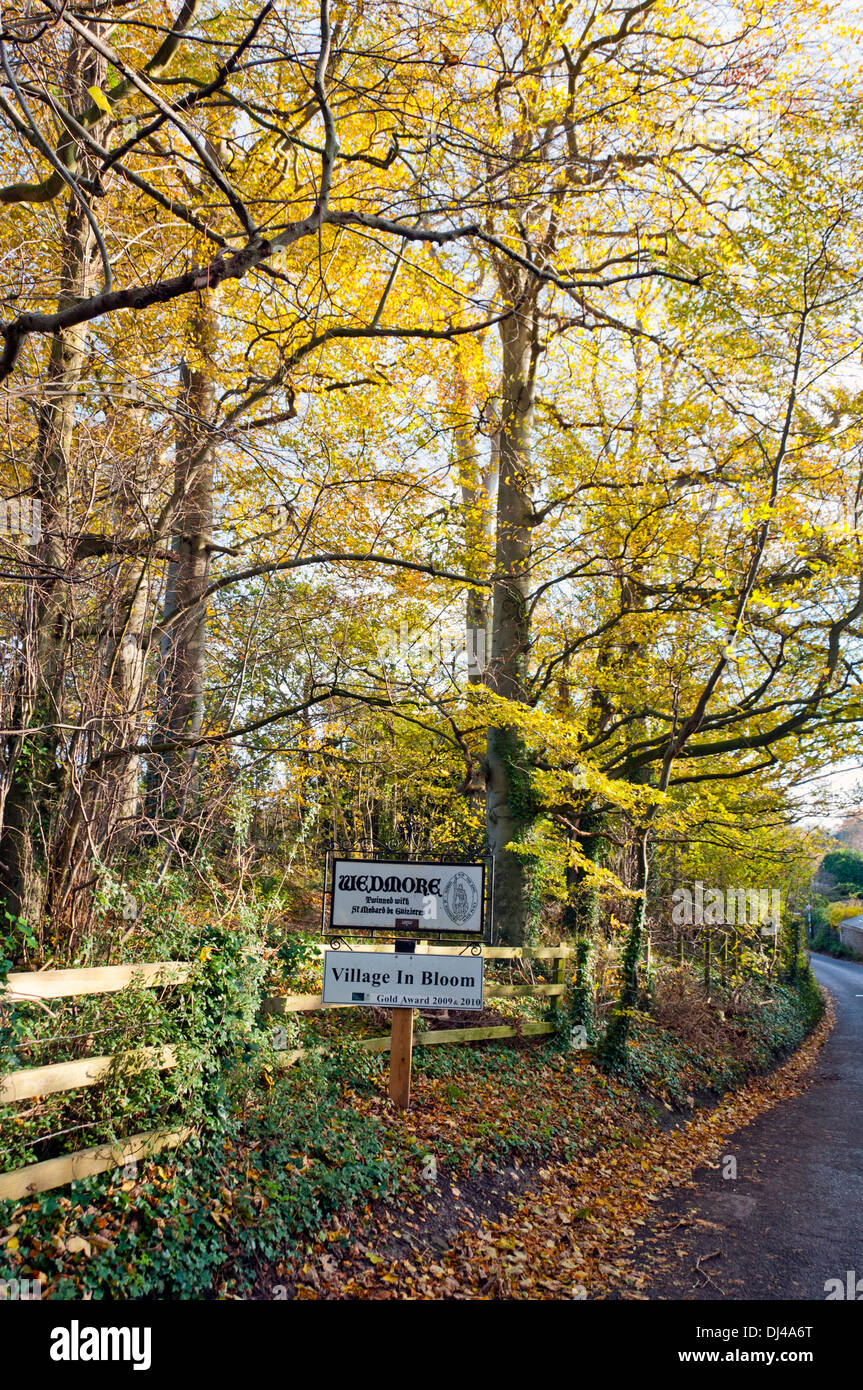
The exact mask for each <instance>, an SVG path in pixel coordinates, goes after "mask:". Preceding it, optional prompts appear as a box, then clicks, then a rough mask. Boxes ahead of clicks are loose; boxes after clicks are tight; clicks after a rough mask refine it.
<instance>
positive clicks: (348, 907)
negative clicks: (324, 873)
mask: <svg viewBox="0 0 863 1390" xmlns="http://www.w3.org/2000/svg"><path fill="white" fill-rule="evenodd" d="M484 911H485V868H484V866H483V865H482V864H428V863H426V864H421V863H402V864H390V863H386V862H384V861H381V860H377V859H336V860H334V861H333V866H332V896H331V908H330V927H331V928H333V929H336V928H338V929H339V930H341V931H350V930H353V931H378V932H387V933H388V934H389V935H396V936H405V937H408V936H414V935H416V933H417V932H458V933H463V934H467V935H476V936H481V935H482V930H483V916H484Z"/></svg>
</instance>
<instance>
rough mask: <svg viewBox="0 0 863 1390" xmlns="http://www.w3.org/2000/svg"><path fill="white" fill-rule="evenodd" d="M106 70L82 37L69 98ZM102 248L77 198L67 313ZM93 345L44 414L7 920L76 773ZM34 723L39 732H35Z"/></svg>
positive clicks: (9, 841)
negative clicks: (66, 731) (73, 658)
mask: <svg viewBox="0 0 863 1390" xmlns="http://www.w3.org/2000/svg"><path fill="white" fill-rule="evenodd" d="M104 72H105V62H104V59H102V58H101V57H99V55H97V54H94V53H93V52H92V51H91V50H90V49H88V48H86V47H84V46H83V45H82V44H79V43H78V42H77V41H76V40H74V39H73V40H72V44H71V48H70V51H69V57H68V60H67V66H66V88H67V93H68V98H67V99H69V100H70V102H71V103H72V104H73V105H74V106H75V107H76V108H77V107H78V106H80V93H81V92H82V91H86V89H87V87H89V86H93V85H96V86H101V85H102V83H103V81H104ZM87 104H89V102H88V103H87ZM83 172H87V171H86V169H84V171H83ZM95 253H96V248H95V243H94V237H93V233H92V231H91V228H90V225H89V223H88V222H87V219H86V217H85V215H84V213H83V211H82V209H81V206H80V204H79V203H78V201H77V199H76V198H74V197H72V196H70V198H69V201H68V206H67V212H66V223H65V230H64V236H63V253H62V262H61V266H60V289H59V293H58V297H57V307H58V309H59V310H62V309H64V308H66V307H67V306H69V305H72V304H74V303H75V302H76V301H77V300H79V299H80V298H82V297H84V296H86V295H87V294H89V293H90V292H91V290H92V288H93V284H94V275H93V270H94V264H95ZM86 342H87V329H86V326H84V325H79V326H77V327H74V328H69V329H66V330H65V331H63V332H60V333H57V334H55V335H54V337H53V338H52V339H51V346H50V350H49V357H48V364H47V370H46V381H45V390H44V399H45V402H46V404H45V405H44V406H43V407H42V409H41V411H40V415H39V427H38V434H37V440H36V452H35V458H34V464H33V484H32V491H33V494H34V497H35V498H36V499H38V501H39V504H40V507H41V525H42V536H41V540H40V542H39V547H38V551H36V554H37V556H38V562H39V563H38V567H36V566H34V571H33V574H32V576H31V577H28V579H27V580H26V582H25V595H24V603H23V614H22V641H21V649H22V656H21V665H20V669H19V675H18V679H17V683H16V691H15V696H14V699H13V703H12V712H11V713H12V717H11V721H10V724H11V728H12V729H13V730H14V731H15V732H14V733H12V734H11V735H10V736H9V737H8V738H7V739H6V740H5V745H4V747H3V750H2V784H0V920H2V917H3V914H4V913H8V914H10V915H11V916H12V917H21V918H24V919H25V920H26V921H27V922H28V923H30V924H31V925H32V926H37V925H38V926H39V927H40V930H41V917H42V912H43V902H44V898H45V885H46V871H47V872H48V873H49V874H50V871H51V857H52V856H51V831H52V825H53V826H54V828H56V826H57V824H58V822H59V821H62V816H59V817H58V815H57V809H58V806H59V805H60V803H61V802H62V799H63V795H64V792H65V789H66V786H67V784H68V780H69V765H68V757H67V758H66V760H64V758H63V753H64V749H65V745H64V743H63V736H62V734H61V729H60V726H61V725H62V723H63V713H64V701H63V687H64V671H65V663H66V659H67V655H68V647H69V640H70V628H71V622H72V618H73V606H74V595H73V590H72V589H71V588H70V586H69V585H67V584H65V583H64V582H62V576H65V574H66V573H67V571H68V568H69V554H68V544H69V541H68V537H69V533H70V530H71V529H72V526H71V521H72V519H71V517H70V495H69V474H70V461H71V458H72V450H73V440H74V433H75V412H76V408H77V404H78V397H79V392H80V386H81V379H82V371H83V366H84V358H85V351H86ZM33 726H38V727H39V729H40V732H39V733H38V734H34V735H32V736H30V737H28V736H27V731H28V729H30V728H31V727H33ZM66 751H67V753H68V750H66ZM64 761H65V765H64ZM55 925H57V924H56V923H55Z"/></svg>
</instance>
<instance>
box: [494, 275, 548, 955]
mask: <svg viewBox="0 0 863 1390" xmlns="http://www.w3.org/2000/svg"><path fill="white" fill-rule="evenodd" d="M512 297H513V298H514V296H512ZM501 340H502V349H503V370H502V380H501V421H500V480H499V483H498V498H497V543H496V549H495V572H496V574H497V575H498V576H500V577H499V578H498V580H497V582H496V584H495V588H494V600H493V612H492V643H491V660H490V663H489V668H488V675H487V683H488V685H489V686H490V688H491V689H492V690H493V691H494V692H495V694H497V695H503V696H505V697H506V698H507V699H509V700H515V701H519V702H523V701H524V700H525V698H526V689H525V686H526V674H527V656H528V651H529V649H530V617H529V611H528V585H529V583H530V558H531V539H532V519H533V493H532V478H531V433H532V426H533V395H534V371H535V366H536V355H537V335H536V319H535V315H534V313H533V311H532V310H529V311H518V312H516V313H514V314H513V315H512V316H511V317H510V318H508V319H506V320H505V321H504V323H503V324H502V325H501ZM530 783H531V777H530V768H529V765H528V759H527V757H526V753H525V749H524V746H523V743H522V740H521V737H520V736H519V734H518V732H517V730H516V729H514V728H513V727H511V726H506V725H501V726H499V727H492V728H490V729H489V730H488V735H487V741H486V826H487V833H488V843H489V848H490V850H491V852H492V853H493V854H494V866H495V867H494V921H495V932H496V937H497V939H498V940H500V941H502V942H505V943H507V944H509V945H520V944H521V943H522V942H523V940H524V936H525V929H526V925H527V892H526V882H525V878H526V874H525V865H524V862H523V860H522V859H521V858H519V856H518V855H517V854H516V853H514V852H513V846H514V845H515V844H516V843H517V841H518V839H519V837H520V836H521V834H522V833H523V831H524V830H525V828H526V827H527V826H529V824H530V822H531V820H532V818H533V809H532V798H531V785H530Z"/></svg>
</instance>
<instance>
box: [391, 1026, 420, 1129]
mask: <svg viewBox="0 0 863 1390" xmlns="http://www.w3.org/2000/svg"><path fill="white" fill-rule="evenodd" d="M413 1050H414V1011H413V1009H393V1027H392V1033H391V1034H390V1100H391V1101H393V1103H394V1104H395V1105H397V1106H398V1107H399V1109H400V1110H407V1108H408V1106H409V1105H410V1103H411V1061H412V1058H413Z"/></svg>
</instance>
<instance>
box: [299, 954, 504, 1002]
mask: <svg viewBox="0 0 863 1390" xmlns="http://www.w3.org/2000/svg"><path fill="white" fill-rule="evenodd" d="M482 967H483V961H482V957H481V956H426V955H412V954H408V953H406V952H393V954H392V955H390V954H388V953H387V954H384V953H383V952H380V953H379V952H373V951H325V952H324V987H323V1002H324V1004H367V1005H374V1006H375V1007H376V1008H381V1009H390V1008H392V1009H481V1008H482V982H483V969H482Z"/></svg>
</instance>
